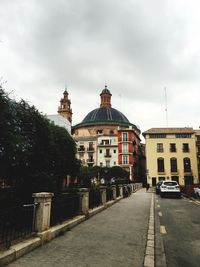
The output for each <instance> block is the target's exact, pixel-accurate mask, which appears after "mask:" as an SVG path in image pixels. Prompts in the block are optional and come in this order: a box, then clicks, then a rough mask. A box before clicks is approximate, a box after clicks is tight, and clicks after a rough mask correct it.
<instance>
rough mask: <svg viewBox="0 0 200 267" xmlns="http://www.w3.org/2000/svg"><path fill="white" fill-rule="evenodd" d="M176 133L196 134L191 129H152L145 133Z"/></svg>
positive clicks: (144, 133)
mask: <svg viewBox="0 0 200 267" xmlns="http://www.w3.org/2000/svg"><path fill="white" fill-rule="evenodd" d="M176 133H190V134H192V133H194V129H193V128H191V127H182V128H151V129H149V130H147V131H145V132H143V135H146V134H176Z"/></svg>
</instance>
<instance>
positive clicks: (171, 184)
mask: <svg viewBox="0 0 200 267" xmlns="http://www.w3.org/2000/svg"><path fill="white" fill-rule="evenodd" d="M164 185H167V186H175V185H177V182H164Z"/></svg>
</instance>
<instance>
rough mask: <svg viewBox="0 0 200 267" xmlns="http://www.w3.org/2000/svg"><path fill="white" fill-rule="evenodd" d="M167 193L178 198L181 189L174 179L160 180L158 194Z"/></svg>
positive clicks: (164, 194) (162, 195)
mask: <svg viewBox="0 0 200 267" xmlns="http://www.w3.org/2000/svg"><path fill="white" fill-rule="evenodd" d="M167 195H174V196H177V197H179V198H180V197H181V189H180V186H179V184H178V183H177V182H176V181H171V180H167V181H162V184H161V186H160V196H161V197H164V196H167Z"/></svg>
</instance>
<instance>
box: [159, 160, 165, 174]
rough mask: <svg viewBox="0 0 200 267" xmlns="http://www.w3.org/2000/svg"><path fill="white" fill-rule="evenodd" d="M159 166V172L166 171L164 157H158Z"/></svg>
mask: <svg viewBox="0 0 200 267" xmlns="http://www.w3.org/2000/svg"><path fill="white" fill-rule="evenodd" d="M157 166H158V172H164V171H165V165H164V159H163V158H158V159H157Z"/></svg>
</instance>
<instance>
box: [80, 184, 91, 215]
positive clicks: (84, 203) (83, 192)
mask: <svg viewBox="0 0 200 267" xmlns="http://www.w3.org/2000/svg"><path fill="white" fill-rule="evenodd" d="M79 196H80V202H79V210H80V213H81V214H87V213H88V211H89V190H88V188H80V189H79Z"/></svg>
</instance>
